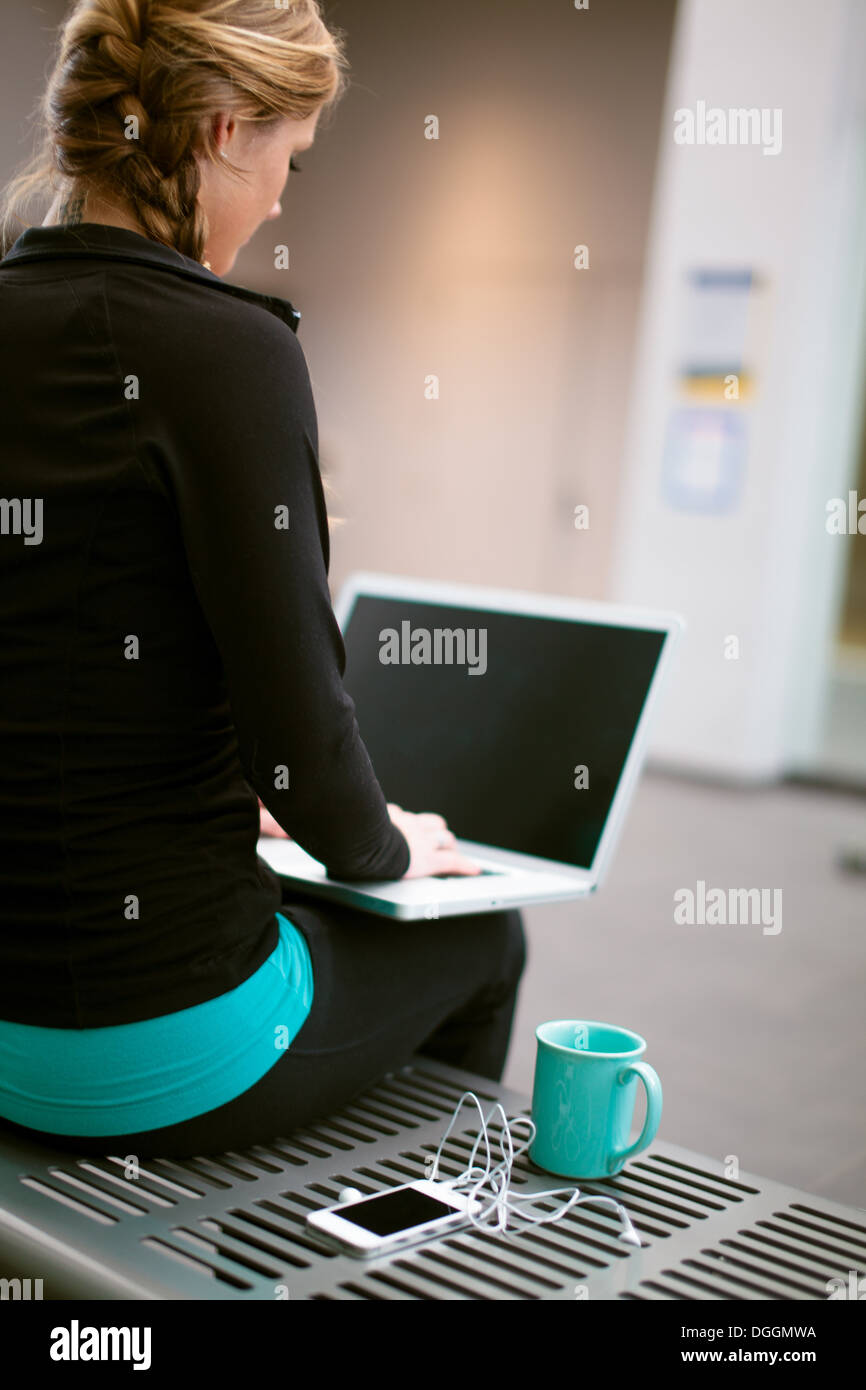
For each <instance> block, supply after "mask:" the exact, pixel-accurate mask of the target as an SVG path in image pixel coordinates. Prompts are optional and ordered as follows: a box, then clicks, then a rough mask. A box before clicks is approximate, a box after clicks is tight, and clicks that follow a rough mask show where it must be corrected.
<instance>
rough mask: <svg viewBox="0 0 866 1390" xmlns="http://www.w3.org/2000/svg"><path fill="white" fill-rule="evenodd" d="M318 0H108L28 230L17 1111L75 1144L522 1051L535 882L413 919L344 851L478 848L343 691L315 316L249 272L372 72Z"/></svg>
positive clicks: (3, 1022)
mask: <svg viewBox="0 0 866 1390" xmlns="http://www.w3.org/2000/svg"><path fill="white" fill-rule="evenodd" d="M345 68H346V62H345V56H344V52H343V48H342V38H341V37H339V36H335V35H334V34H332V33H329V31H328V30H327V29H326V27H325V25H324V23H323V21H322V18H321V15H320V13H319V9H318V5H317V3H316V0H298V3H294V4H292V5H291V6H283V5H275V4H274V3H273V0H222V3H219V4H209V3H207V0H172V4H171V5H170V6H165V7H164V6H162V5H161V4H160V3H158V0H153V2H152V3H149V2H148V0H79V3H78V4H77V5H76V6H75V8H74V9H73V11H72V13H71V15H70V17H69V19H68V20H67V23H66V25H65V27H64V30H63V34H62V43H61V49H60V54H59V57H58V61H57V65H56V67H55V69H54V72H53V75H52V77H51V79H50V82H49V86H48V89H47V93H46V97H45V101H44V106H43V117H44V123H45V133H44V148H43V151H42V154H41V157H40V158H39V159H38V161H37V164H36V166H35V168H34V169H33V170H31V171H30V172H29V173H27V174H25V175H23V176H19V178H18V179H17V180H14V181H13V183H12V185H11V186H10V188H9V190H7V198H6V207H5V213H6V217H5V223H4V227H5V228H6V229H7V231H6V240H5V242H4V244H5V245H8V243H9V241H10V240H11V238H10V236H9V235H8V228H9V226H10V225H11V224H12V221H13V218H14V212H15V209H16V207H17V205H18V203H19V202H20V201H21V199H22V198H23V197H24V196H25V195H27V194H29V193H30V192H32V191H34V190H41V189H44V188H46V187H50V188H51V189H52V190H53V191H55V192H56V193H57V197H56V199H55V202H54V204H53V206H52V207H51V209H50V210H49V212H48V214H47V216H46V218H45V220H44V222H43V224H42V225H41V226H34V227H28V228H27V229H26V230H25V231H24V232H23V233H22V234H21V235H19V236H18V237H17V239H16V240H15V242H14V245H13V246H12V247H11V250H9V252H8V254H7V255H6V257H5V258H4V259H3V261H2V262H0V314H2V326H3V332H2V335H0V369H2V370H0V399H2V434H3V441H4V443H3V459H2V474H0V492H2V495H3V499H4V507H5V510H4V511H3V516H2V519H3V528H2V535H0V624H2V640H0V815H2V845H0V1118H2V1120H3V1121H4V1122H5V1123H6V1124H8V1125H9V1126H10V1127H12V1128H13V1129H15V1130H16V1131H17V1132H21V1131H23V1132H25V1133H27V1134H28V1135H30V1136H31V1137H37V1138H41V1139H44V1140H47V1141H49V1142H51V1143H53V1144H59V1145H61V1146H63V1147H66V1148H69V1149H71V1150H73V1151H76V1152H88V1151H91V1152H92V1151H94V1150H96V1151H101V1152H116V1153H123V1154H127V1153H134V1154H137V1155H139V1156H153V1155H163V1156H166V1157H172V1156H173V1157H183V1156H189V1155H192V1154H195V1153H207V1152H211V1153H215V1152H222V1151H224V1150H226V1149H237V1148H240V1147H243V1146H245V1145H249V1144H253V1143H257V1142H267V1141H268V1140H270V1139H272V1138H273V1137H274V1136H276V1135H278V1134H285V1133H288V1132H290V1131H291V1130H292V1129H294V1128H296V1127H298V1126H303V1125H306V1124H309V1123H312V1122H313V1121H314V1120H315V1119H317V1118H321V1117H322V1116H323V1115H325V1114H327V1113H328V1112H330V1111H333V1110H334V1109H335V1108H338V1107H339V1106H341V1105H343V1104H345V1103H346V1102H347V1101H348V1100H349V1099H351V1097H352V1096H354V1095H356V1094H358V1093H359V1092H360V1091H362V1090H364V1089H366V1088H367V1087H368V1086H369V1085H371V1084H373V1082H375V1081H376V1080H377V1079H379V1078H380V1077H381V1076H382V1075H384V1074H385V1073H386V1072H388V1071H390V1070H392V1069H394V1068H395V1067H397V1066H399V1065H401V1064H402V1063H404V1062H405V1061H407V1060H408V1058H409V1057H410V1056H411V1055H412V1053H413V1052H415V1051H422V1052H424V1053H426V1054H427V1055H429V1056H431V1057H436V1058H439V1059H441V1060H443V1061H446V1062H450V1063H452V1064H454V1065H459V1066H465V1067H467V1068H468V1069H470V1070H473V1071H476V1072H479V1073H481V1074H483V1075H485V1076H489V1077H492V1078H494V1079H498V1078H499V1077H500V1076H501V1074H502V1069H503V1067H504V1062H505V1056H506V1051H507V1047H508V1041H509V1035H510V1029H511V1023H512V1016H513V1010H514V1004H515V999H516V992H517V987H518V981H519V978H520V975H521V972H522V969H523V966H524V961H525V943H524V937H523V928H522V922H521V918H520V914H519V913H517V912H513V911H512V912H502V913H490V914H479V915H477V916H471V917H470V916H466V917H461V918H450V919H445V920H443V921H441V922H435V923H432V924H431V923H424V924H423V925H420V924H418V925H415V924H412V925H407V924H399V923H390V922H388V921H385V920H380V919H378V918H375V917H372V916H370V915H369V914H366V913H358V912H354V911H351V910H348V909H345V908H340V907H336V906H333V907H332V906H330V905H328V904H325V903H323V902H321V901H320V900H318V901H317V900H313V899H310V898H308V897H307V898H305V897H303V896H301V895H299V894H297V895H296V894H293V895H292V896H288V897H287V898H286V900H285V901H281V889H280V884H279V881H278V880H277V879H276V878H275V876H274V875H273V874H272V873H271V872H270V870H269V869H267V867H266V866H265V865H264V864H263V862H262V861H261V860H260V859H259V858H258V857H257V855H256V841H257V837H258V834H259V830H260V824H261V822H260V810H259V807H260V801H259V799H260V800H261V803H263V804H264V807H265V808H266V810H265V814H268V815H269V816H271V817H273V819H274V820H275V821H276V823H277V825H278V826H279V827H282V830H283V831H284V832H285V833H288V834H290V835H292V836H293V837H294V838H295V839H296V840H297V841H298V842H299V843H300V844H301V845H302V846H303V847H304V848H305V849H306V850H308V851H309V853H311V854H312V855H314V857H316V858H317V859H320V860H321V861H322V862H324V864H325V865H326V867H327V870H328V872H329V874H330V875H331V876H332V877H337V878H344V879H355V880H373V879H381V878H399V877H401V876H403V875H406V876H408V877H417V876H421V875H427V874H436V873H457V874H462V873H472V872H477V866H476V865H474V864H473V863H471V862H470V861H468V860H466V859H465V858H464V857H463V856H462V855H461V854H460V853H459V852H458V850H457V848H456V842H455V839H454V836H453V835H452V834H451V832H450V831H449V829H448V827H447V825H446V823H445V821H444V819H443V818H442V817H441V816H439V815H435V814H418V815H413V814H409V813H408V812H405V811H403V810H402V809H401V808H399V807H396V806H393V805H387V804H386V803H385V800H384V798H383V794H382V791H381V788H380V787H379V784H378V782H377V780H376V777H375V774H374V771H373V768H372V766H371V764H370V760H369V757H368V754H367V752H366V749H365V747H364V744H363V742H362V739H361V736H360V733H359V730H358V726H357V723H356V720H355V717H354V706H353V704H352V701H351V700H350V698H349V697H348V695H347V693H346V692H345V690H344V688H343V684H342V676H343V672H344V668H345V653H344V650H343V646H342V641H341V638H340V633H339V629H338V627H337V624H336V619H335V617H334V614H333V611H332V608H331V603H330V596H329V592H328V585H327V571H328V563H329V538H328V524H327V513H326V510H325V501H324V495H323V489H322V481H321V477H320V473H319V468H318V458H317V450H318V437H317V422H316V414H315V407H314V404H313V399H312V394H311V388H310V381H309V376H308V372H307V368H306V363H305V360H304V356H303V352H302V349H301V347H300V345H299V342H298V339H297V337H296V330H297V322H298V318H299V317H300V316H299V314H298V313H297V311H296V310H295V309H294V308H293V306H292V305H291V304H290V303H288V301H285V300H281V299H277V298H274V297H273V296H268V295H262V294H256V293H254V292H252V291H250V290H245V289H242V288H241V287H238V286H234V285H230V284H228V283H227V282H226V281H225V280H223V279H222V278H221V277H222V276H224V275H225V274H226V273H227V272H229V271H230V270H231V268H232V266H233V265H234V261H235V258H236V255H237V252H238V250H239V248H240V246H241V245H243V244H244V243H245V242H246V241H248V240H249V238H250V237H251V236H252V234H253V233H254V231H255V230H256V228H257V227H258V226H259V225H260V224H261V223H262V222H263V221H267V220H268V219H270V218H274V217H277V216H279V215H280V212H281V207H280V202H279V198H280V194H281V192H282V190H283V187H284V184H285V182H286V178H287V175H288V169H289V168H290V167H291V161H292V159H293V156H294V155H295V154H296V153H297V152H299V151H301V150H304V149H307V148H309V146H310V145H311V144H312V142H313V138H314V135H315V131H316V127H317V123H318V121H319V118H320V115H321V113H322V111H323V110H328V109H331V108H332V107H333V105H334V103H335V102H336V100H337V98H338V97H339V95H340V94H341V93H342V91H343V90H344V86H345V80H346V79H345Z"/></svg>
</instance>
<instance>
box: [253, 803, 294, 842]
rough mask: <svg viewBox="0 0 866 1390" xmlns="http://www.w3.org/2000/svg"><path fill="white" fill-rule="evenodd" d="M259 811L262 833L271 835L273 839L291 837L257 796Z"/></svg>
mask: <svg viewBox="0 0 866 1390" xmlns="http://www.w3.org/2000/svg"><path fill="white" fill-rule="evenodd" d="M259 813H260V817H261V833H262V835H273V837H274V839H275V840H290V839H291V838H292V837H291V835H287V834H286V832H285V830H284V829H283V827H282V826H281V825H279V824H278V823H277V821H275V820H274V818H273V816H272V815H271V813H270V811H269V810H268V808H267V807H266V806H265V804H264V802H263V801H262V799H261V797H259Z"/></svg>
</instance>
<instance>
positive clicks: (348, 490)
mask: <svg viewBox="0 0 866 1390" xmlns="http://www.w3.org/2000/svg"><path fill="white" fill-rule="evenodd" d="M324 11H325V15H326V18H327V19H328V21H329V22H330V23H331V24H332V25H335V26H337V27H340V28H342V29H344V30H345V32H346V34H347V36H348V52H349V58H350V60H351V64H352V85H351V87H350V89H349V91H348V93H347V95H346V96H345V97H344V99H343V101H342V103H341V104H340V106H339V107H338V109H337V111H336V113H335V115H334V116H333V117H332V118H330V119H329V120H328V121H327V122H326V123H325V124H324V125H321V126H320V130H319V134H318V137H317V140H316V143H315V145H314V147H313V149H312V150H310V151H309V152H307V153H305V154H303V155H300V156H299V157H298V162H299V164H300V165H301V168H302V172H301V173H300V174H297V175H296V174H293V175H292V176H291V177H290V180H289V184H288V186H287V189H286V193H285V195H284V196H283V199H282V206H283V215H282V217H281V219H280V220H279V221H278V222H273V223H266V224H264V225H263V227H262V228H261V229H260V231H259V232H258V233H257V235H256V236H255V237H254V238H253V240H252V241H251V243H250V244H249V246H248V247H246V248H245V250H244V251H243V252H242V253H241V256H240V257H239V258H238V261H237V262H236V265H235V268H234V270H233V271H232V273H231V275H230V277H228V278H230V279H231V280H233V281H235V282H237V283H239V284H245V285H248V286H250V287H252V288H254V289H259V290H264V291H267V292H269V293H274V294H279V295H282V296H283V297H285V298H289V299H291V300H292V302H293V303H294V304H295V306H296V307H297V308H299V309H300V310H301V312H302V315H303V317H302V321H301V325H300V329H299V337H300V341H301V343H302V345H303V348H304V351H305V354H306V357H307V361H308V364H309V368H310V374H311V378H312V383H313V389H314V393H315V398H316V403H317V409H318V415H319V428H320V446H321V464H322V470H323V473H324V474H325V476H326V477H327V479H328V480H329V482H330V484H331V487H332V489H333V491H332V493H331V494H330V496H329V504H330V507H331V510H332V513H334V515H336V516H339V517H341V518H343V521H342V523H341V524H340V525H339V526H338V527H337V528H335V531H334V534H333V538H332V560H331V579H332V583H333V590H334V593H336V591H337V589H338V588H339V585H340V583H341V581H342V579H343V578H345V576H346V575H347V574H348V573H349V572H350V571H351V570H353V569H356V568H365V569H371V570H379V571H385V572H389V573H395V574H408V575H413V576H418V577H424V578H440V579H445V580H448V581H464V582H469V583H480V584H490V585H497V586H504V587H511V588H520V589H529V590H533V591H538V592H547V593H557V594H566V595H573V596H584V597H589V598H601V599H610V600H621V601H624V602H628V603H633V604H640V605H646V606H653V607H662V608H673V609H675V610H677V611H679V612H681V613H682V614H683V615H684V617H685V618H686V622H687V624H688V628H687V632H686V634H685V636H684V638H683V641H682V643H681V647H680V652H679V655H678V660H677V662H676V665H675V668H674V670H673V672H672V675H671V679H670V681H669V684H668V686H667V688H666V690H665V692H664V698H663V700H662V706H661V708H660V711H659V717H658V721H657V724H656V727H655V730H654V733H653V738H652V740H651V750H652V751H651V757H650V760H649V764H648V767H647V769H646V771H645V773H644V775H643V777H642V779H641V782H640V785H639V788H638V792H637V795H636V798H635V802H634V804H633V807H632V810H631V812H630V815H629V820H628V823H627V826H626V831H625V834H624V838H623V841H622V843H621V845H620V848H619V850H618V853H617V856H616V860H615V862H614V865H613V867H612V869H611V872H610V876H609V878H608V880H607V881H606V883H605V884H604V885H603V887H602V889H601V891H600V893H599V894H598V895H597V897H596V898H595V899H593V900H592V901H590V902H586V903H580V904H577V905H575V904H559V905H548V906H545V907H542V908H534V909H533V908H529V909H527V910H526V912H525V921H526V925H527V933H528V937H529V952H530V956H529V964H528V968H527V973H526V976H525V983H524V985H523V988H522V993H521V999H520V1004H519V1009H518V1015H517V1018H516V1021H515V1031H514V1041H513V1046H512V1051H511V1055H510V1059H509V1064H508V1069H507V1071H506V1074H505V1077H504V1080H505V1082H506V1084H509V1085H511V1086H514V1087H516V1088H517V1089H519V1090H522V1091H524V1092H528V1091H529V1090H530V1089H531V1085H532V1075H533V1066H534V1057H535V1040H534V1029H535V1027H536V1025H537V1024H538V1023H540V1022H541V1021H542V1020H544V1019H549V1018H559V1017H573V1018H590V1019H605V1020H608V1021H610V1022H613V1023H618V1024H621V1025H623V1026H626V1027H630V1028H633V1029H635V1030H636V1031H638V1032H639V1033H641V1034H642V1035H643V1036H644V1037H645V1038H646V1039H647V1041H648V1050H647V1057H648V1060H650V1061H651V1062H652V1063H653V1064H654V1066H655V1067H656V1068H657V1070H658V1071H659V1073H660V1074H661V1077H662V1080H663V1083H664V1089H665V1113H664V1117H663V1120H662V1127H661V1130H660V1135H661V1137H662V1138H665V1139H667V1140H669V1141H670V1142H673V1143H678V1144H682V1145H685V1146H687V1147H691V1148H694V1149H697V1150H699V1151H700V1152H701V1153H704V1154H707V1155H709V1156H711V1157H712V1159H713V1161H714V1162H716V1163H718V1164H719V1165H720V1166H721V1165H722V1164H723V1163H725V1162H726V1161H727V1160H728V1158H729V1156H731V1155H733V1156H735V1157H736V1158H737V1159H738V1161H739V1164H740V1166H741V1168H742V1169H743V1170H744V1171H748V1172H752V1173H756V1174H763V1175H765V1176H770V1177H776V1178H778V1179H781V1180H783V1181H787V1182H790V1183H793V1184H795V1185H797V1186H801V1187H803V1188H805V1189H806V1190H807V1191H810V1192H815V1193H822V1194H824V1195H826V1196H828V1197H833V1198H836V1199H838V1200H840V1201H844V1202H852V1203H856V1204H859V1205H861V1206H866V1105H864V1101H866V1081H864V1069H863V1066H862V1061H861V1054H862V1047H863V997H864V957H866V948H864V928H866V875H864V873H863V868H864V861H866V816H864V804H866V803H864V791H866V411H864V404H866V392H864V384H866V351H864V338H866V333H864V329H866V274H864V266H866V88H864V83H863V78H862V74H863V72H864V70H866V6H864V5H863V4H862V0H824V3H822V4H821V5H819V6H816V5H814V4H812V3H810V0H758V3H756V2H755V0H678V3H676V2H675V0H652V3H647V0H591V3H589V4H588V5H586V6H585V7H584V8H578V7H577V6H576V5H575V4H571V3H565V2H564V0H533V3H529V0H472V4H471V5H467V4H465V3H458V0H438V3H437V4H436V5H407V4H406V3H405V2H403V3H398V0H363V3H361V0H339V3H331V4H328V3H326V4H325V5H324ZM65 12H66V6H65V5H64V4H62V3H60V2H59V0H39V3H31V0H18V3H17V4H16V6H15V8H14V11H12V12H9V13H7V18H6V26H7V28H6V33H7V39H6V43H5V44H4V51H3V56H2V58H0V70H2V77H3V80H2V83H0V110H2V121H0V177H2V178H3V179H4V180H5V179H6V178H8V177H9V176H10V175H11V174H12V172H13V171H14V170H15V169H16V168H17V166H18V165H19V164H20V162H21V161H22V160H23V159H24V157H25V156H26V155H27V153H29V149H30V144H31V138H32V126H31V120H30V118H31V116H32V113H33V111H34V109H35V106H36V103H37V100H38V97H39V94H40V92H41V90H42V87H43V84H44V80H45V76H46V74H47V72H48V70H49V66H50V60H51V55H52V51H53V44H54V41H55V37H56V30H57V26H58V24H59V23H60V21H61V20H62V18H63V16H64V14H65ZM713 108H718V109H720V111H721V113H722V115H723V116H724V117H727V116H728V113H729V112H730V111H732V110H744V111H746V110H747V111H754V112H755V113H756V115H757V116H760V118H761V120H760V121H756V123H755V125H754V126H752V124H751V123H750V124H749V130H750V131H751V132H752V136H753V138H751V139H750V140H749V141H748V142H746V141H745V140H744V139H741V140H740V141H735V140H734V139H733V136H732V134H731V132H732V130H733V129H734V128H735V127H734V125H733V118H731V120H730V121H729V122H728V124H727V127H726V129H727V132H728V138H727V139H721V140H719V139H715V138H714V137H713V135H712V128H711V125H710V126H708V125H707V115H708V113H709V112H710V111H711V109H713ZM683 112H686V113H688V116H687V117H686V116H683V115H682V114H681V113H683ZM718 129H719V127H718V126H717V127H716V133H717V134H718ZM723 129H724V127H723ZM689 130H691V133H692V135H693V137H694V138H693V139H692V140H691V141H688V140H687V139H685V138H684V137H685V136H686V135H688V133H689ZM431 136H432V137H434V138H431ZM708 136H709V138H708ZM755 137H757V138H755ZM42 216H44V210H43V211H40V212H39V215H38V216H36V215H35V213H34V216H33V220H34V221H41V220H42ZM280 245H285V246H287V247H288V248H289V266H288V269H277V268H276V265H275V262H276V261H277V259H278V257H277V248H278V247H279V246H280ZM860 507H862V510H859V508H860ZM584 509H585V510H584ZM839 518H844V524H843V522H842V521H840V520H839ZM858 519H859V520H860V528H861V530H860V532H859V533H858V531H857V522H858ZM362 733H363V729H362ZM409 809H417V810H421V809H436V808H422V807H418V808H409ZM858 865H859V870H858ZM697 879H703V880H704V881H705V882H706V883H707V884H708V885H714V886H724V887H726V888H727V887H728V886H744V887H755V886H757V887H765V888H781V889H782V892H783V903H784V925H783V929H782V931H781V932H780V933H779V934H778V935H776V936H769V935H764V934H762V933H761V930H760V927H759V926H748V925H739V926H727V927H721V926H715V927H713V926H704V927H695V926H692V927H687V926H682V925H677V924H675V923H674V920H673V910H674V899H673V895H674V892H675V891H676V889H677V888H678V887H681V886H682V885H691V886H694V884H695V881H696V880H697ZM641 1103H642V1102H641ZM638 1118H639V1117H638Z"/></svg>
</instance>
